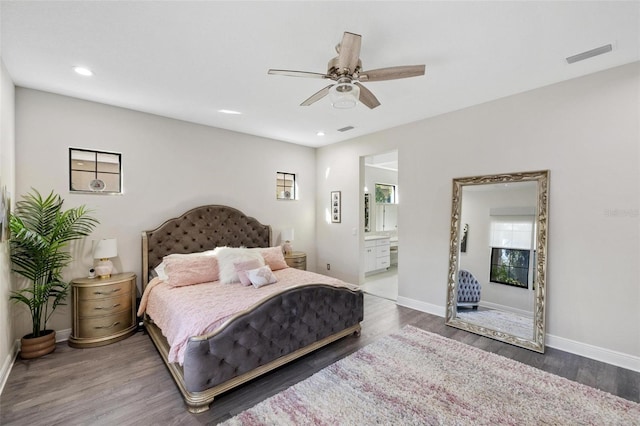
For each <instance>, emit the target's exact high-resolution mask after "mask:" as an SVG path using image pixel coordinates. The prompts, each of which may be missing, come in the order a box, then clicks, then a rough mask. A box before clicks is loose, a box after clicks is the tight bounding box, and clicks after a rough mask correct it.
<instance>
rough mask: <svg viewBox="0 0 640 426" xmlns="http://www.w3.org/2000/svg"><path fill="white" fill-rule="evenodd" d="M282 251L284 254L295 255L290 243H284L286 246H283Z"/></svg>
mask: <svg viewBox="0 0 640 426" xmlns="http://www.w3.org/2000/svg"><path fill="white" fill-rule="evenodd" d="M282 251H284V254H291V253H293V247H291V243H290V242H289V241H285V242H284V244H283V245H282Z"/></svg>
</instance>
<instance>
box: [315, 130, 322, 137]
mask: <svg viewBox="0 0 640 426" xmlns="http://www.w3.org/2000/svg"><path fill="white" fill-rule="evenodd" d="M316 135H318V136H324V132H323V131H322V130H320V131H319V132H318V133H316Z"/></svg>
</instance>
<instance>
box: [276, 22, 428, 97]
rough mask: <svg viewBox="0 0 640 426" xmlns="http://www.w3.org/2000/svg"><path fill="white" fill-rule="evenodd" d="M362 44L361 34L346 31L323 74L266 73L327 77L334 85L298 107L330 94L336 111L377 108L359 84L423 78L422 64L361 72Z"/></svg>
mask: <svg viewBox="0 0 640 426" xmlns="http://www.w3.org/2000/svg"><path fill="white" fill-rule="evenodd" d="M361 42H362V36H361V35H359V34H354V33H350V32H346V31H345V33H344V35H343V37H342V42H340V44H338V45H337V46H336V52H338V56H336V57H335V58H333V59H331V60H330V61H329V64H328V66H327V73H326V74H321V73H316V72H306V71H290V70H275V69H270V70H269V74H271V75H285V76H289V77H306V78H326V79H329V80H333V81H335V83H333V84H330V85H328V86H327V87H325V88H324V89H321V90H319V91H318V92H316V93H314V94H313V95H311V96H310V97H309V98H308V99H307V100H305V101H304V102H302V103H301V104H300V105H301V106H309V105H311V104H313V103H314V102H317V101H319V100H320V99H322V98H324V97H325V96H327V95H328V94H329V95H330V96H331V98H332V104H333V106H334V107H336V108H352V107H354V106H356V101H360V102H362V103H363V104H365V105H366V106H368V107H369V108H371V109H373V108H375V107H377V106H379V105H380V102H379V101H378V99H377V98H376V97H375V96H374V94H373V93H371V91H370V90H369V89H367V88H366V87H364V86H363V85H362V84H360V82H361V81H383V80H396V79H399V78H408V77H417V76H420V75H424V69H425V66H424V65H405V66H397V67H388V68H379V69H375V70H369V71H362V61H361V60H360V45H361Z"/></svg>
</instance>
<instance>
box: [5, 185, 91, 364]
mask: <svg viewBox="0 0 640 426" xmlns="http://www.w3.org/2000/svg"><path fill="white" fill-rule="evenodd" d="M63 202H64V200H63V199H62V198H61V197H60V195H57V194H54V192H53V191H51V193H50V194H49V195H48V196H47V197H46V198H43V197H42V196H41V195H40V193H39V192H38V191H36V190H35V189H33V190H32V192H31V193H29V194H27V195H24V196H23V199H22V200H21V201H18V202H17V203H16V208H15V211H14V213H13V214H11V216H10V219H9V227H10V230H11V239H10V244H11V262H12V265H13V266H12V270H13V271H14V272H16V273H17V274H19V275H21V276H23V277H25V278H26V279H27V280H28V281H29V285H28V286H27V287H25V288H22V289H20V290H16V291H12V292H11V295H10V296H9V297H10V299H11V300H12V301H14V302H16V303H23V304H24V305H26V306H27V307H28V308H29V311H30V313H31V321H32V330H31V333H30V334H27V335H26V336H24V337H23V338H22V349H21V352H20V356H21V357H22V358H24V359H29V358H37V357H39V356H42V355H46V354H48V353H50V352H53V350H54V349H55V331H53V330H47V321H48V320H49V318H50V317H51V315H52V314H53V312H54V311H55V309H56V308H57V307H58V306H59V305H62V304H64V300H65V299H66V297H67V294H68V293H69V283H67V282H65V281H63V278H62V269H63V268H65V267H66V266H67V265H69V263H70V262H71V261H72V260H73V259H72V256H71V253H69V247H68V246H69V243H70V242H71V241H74V240H77V239H80V238H83V237H86V236H87V235H89V234H90V233H91V231H93V229H94V228H95V226H96V225H97V224H98V223H99V222H98V220H97V219H95V218H93V217H91V215H90V213H91V211H90V210H88V209H87V208H86V207H85V206H80V207H74V208H70V209H68V210H66V211H63V210H62V204H63Z"/></svg>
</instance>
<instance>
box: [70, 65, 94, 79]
mask: <svg viewBox="0 0 640 426" xmlns="http://www.w3.org/2000/svg"><path fill="white" fill-rule="evenodd" d="M73 70H74V71H75V72H77V73H78V74H80V75H84V76H87V77H89V76H92V75H93V71H91V70H90V69H89V68H85V67H73Z"/></svg>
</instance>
